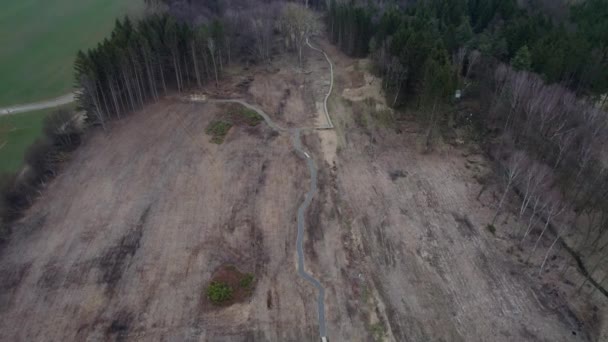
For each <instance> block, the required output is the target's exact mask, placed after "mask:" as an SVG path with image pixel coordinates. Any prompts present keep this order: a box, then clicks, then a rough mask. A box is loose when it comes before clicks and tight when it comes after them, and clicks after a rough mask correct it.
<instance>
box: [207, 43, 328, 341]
mask: <svg viewBox="0 0 608 342" xmlns="http://www.w3.org/2000/svg"><path fill="white" fill-rule="evenodd" d="M306 44H307V45H308V46H309V47H310V48H311V49H313V50H315V51H319V52H321V53H322V54H323V55H324V56H325V59H326V60H327V63H329V66H330V72H329V75H330V84H329V90H328V92H327V94H326V95H325V99H324V110H325V117H326V119H327V124H326V125H325V126H321V127H316V128H314V129H319V130H320V129H333V128H334V125H333V123H332V121H331V117H330V116H329V111H328V110H327V100H328V99H329V97H330V96H331V93H332V90H333V84H334V72H333V64H332V63H331V60H330V59H329V57H328V56H327V54H326V53H325V52H324V51H323V50H321V49H317V48H315V47H313V46H312V45H311V44H310V42H309V41H308V38H307V39H306ZM209 102H215V103H238V104H240V105H243V106H245V107H247V108H249V109H251V110H253V111H255V112H257V113H258V114H259V115H260V116H262V118H264V121H265V122H266V124H268V126H270V128H272V129H274V130H275V131H278V132H287V131H288V132H289V134H290V136H291V139H292V144H293V147H294V149H295V150H296V151H297V152H298V154H299V155H300V156H301V157H302V158H304V159H305V160H306V164H307V166H308V170H309V172H310V189H309V190H308V192H307V193H306V197H305V198H304V202H302V204H301V205H300V207H299V208H298V215H297V226H298V234H297V239H296V252H297V255H298V275H299V276H300V277H302V278H303V279H304V280H306V281H307V282H308V283H310V284H312V285H313V286H314V287H315V288H316V290H317V293H318V295H317V310H318V321H319V335H320V337H321V340H322V341H326V340H327V329H326V325H325V288H324V287H323V285H322V284H321V283H320V282H319V281H318V280H317V279H316V278H315V277H313V276H312V275H311V274H310V273H308V272H306V269H305V266H304V247H303V245H304V230H305V227H306V223H305V218H304V215H305V213H306V210H307V209H308V207H309V206H310V203H311V202H312V200H313V198H314V196H315V194H316V193H317V174H318V169H317V165H316V164H315V162H314V160H313V159H312V158H311V156H310V154H309V153H308V152H307V151H306V150H305V149H304V148H303V146H302V139H301V131H302V129H304V130H309V129H310V128H295V129H290V130H287V129H286V128H283V127H281V126H279V125H278V124H276V123H275V122H274V121H272V119H271V118H270V116H269V115H268V114H266V113H265V112H264V111H263V110H261V109H259V108H257V107H256V106H253V105H251V104H249V103H247V102H245V101H243V100H239V99H210V100H209Z"/></svg>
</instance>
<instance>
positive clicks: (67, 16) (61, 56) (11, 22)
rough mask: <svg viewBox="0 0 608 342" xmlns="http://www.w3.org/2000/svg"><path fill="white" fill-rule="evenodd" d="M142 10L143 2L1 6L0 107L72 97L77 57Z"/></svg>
mask: <svg viewBox="0 0 608 342" xmlns="http://www.w3.org/2000/svg"><path fill="white" fill-rule="evenodd" d="M144 8H145V5H144V2H143V0H78V1H73V0H51V1H41V0H5V1H3V3H2V11H0V42H2V48H0V75H2V82H0V107H5V106H10V105H14V104H22V103H27V102H33V101H40V100H45V99H48V98H53V97H57V96H60V95H63V94H66V93H68V92H70V91H71V90H72V87H73V84H74V81H73V74H74V72H73V68H72V67H73V65H72V64H73V62H74V58H75V56H76V52H77V51H78V50H79V49H82V50H86V49H89V48H92V47H94V46H95V45H97V43H98V42H100V41H102V40H103V38H105V37H107V36H108V35H109V34H110V32H111V31H112V28H113V27H114V21H115V19H116V18H119V17H123V16H125V15H126V14H129V15H131V16H137V15H138V14H139V13H143V12H144Z"/></svg>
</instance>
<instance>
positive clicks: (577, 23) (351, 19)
mask: <svg viewBox="0 0 608 342" xmlns="http://www.w3.org/2000/svg"><path fill="white" fill-rule="evenodd" d="M606 18H608V2H607V1H605V0H589V1H584V2H582V3H581V4H580V5H577V6H573V7H572V8H571V15H570V18H569V20H568V21H567V22H557V21H556V20H554V19H552V18H550V17H549V16H547V15H545V14H544V13H543V12H540V11H535V10H528V9H521V8H518V7H517V4H516V1H515V0H491V1H486V0H468V1H467V0H453V1H451V0H428V1H419V2H418V3H417V4H416V5H410V6H399V5H398V3H397V2H394V3H391V2H384V3H383V4H382V5H375V4H373V3H363V2H361V3H357V2H353V1H337V0H332V1H331V2H330V8H329V13H328V20H327V22H328V31H329V33H330V37H331V39H332V41H333V42H334V43H335V44H337V45H338V46H339V47H340V48H341V49H342V50H343V51H344V52H346V53H347V54H350V55H352V56H365V55H367V54H368V53H371V54H373V55H378V56H380V57H381V59H382V60H381V61H379V62H380V63H379V65H380V67H381V69H382V71H383V72H388V71H389V70H392V69H394V68H391V67H389V66H390V65H392V66H393V67H394V66H395V65H396V64H397V63H398V64H400V65H399V66H401V67H404V68H405V69H407V70H409V71H410V72H409V75H408V76H406V77H404V78H405V80H404V81H405V82H407V83H408V84H410V85H411V84H412V83H416V82H419V81H420V79H419V77H420V75H419V73H418V74H416V73H415V72H414V70H418V71H420V70H423V69H424V64H425V63H426V62H427V58H426V56H429V54H428V52H429V49H431V45H432V46H433V49H438V50H442V53H440V54H439V55H442V54H443V51H445V53H447V54H448V55H449V56H451V55H452V54H454V53H456V52H457V51H458V50H459V49H461V48H466V49H468V50H478V51H480V52H481V53H482V54H483V55H484V56H491V57H494V58H496V59H498V60H500V61H503V62H507V63H508V62H510V61H513V60H515V61H520V62H521V61H522V59H524V61H523V62H524V63H523V64H522V63H519V64H518V66H519V67H523V68H526V69H528V70H530V71H534V72H536V73H538V74H540V75H542V76H543V78H544V79H545V80H546V81H547V82H548V83H562V84H565V85H567V86H568V87H569V88H570V89H572V90H574V91H576V92H577V93H579V94H594V95H596V94H602V93H605V92H606V91H607V90H608V48H607V45H608V43H607V41H606V40H607V39H608V38H606V37H608V27H607V26H606V25H608V24H606V23H607V20H606ZM439 58H440V59H441V58H442V57H439ZM439 63H441V61H439ZM410 75H411V76H410ZM393 78H395V77H393ZM411 78H413V79H411ZM396 79H400V78H399V77H396ZM399 83H400V81H399V82H396V84H395V85H394V86H395V87H397V88H399V86H400V84H399ZM402 89H403V91H412V89H413V88H412V87H404V88H402Z"/></svg>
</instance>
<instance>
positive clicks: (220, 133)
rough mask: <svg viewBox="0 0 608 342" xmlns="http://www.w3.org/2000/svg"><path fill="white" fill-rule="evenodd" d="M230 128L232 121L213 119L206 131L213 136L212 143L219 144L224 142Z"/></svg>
mask: <svg viewBox="0 0 608 342" xmlns="http://www.w3.org/2000/svg"><path fill="white" fill-rule="evenodd" d="M230 128H232V124H231V123H230V122H226V121H222V120H215V121H211V123H210V124H209V126H207V129H206V130H205V133H207V134H209V135H210V136H211V142H212V143H214V144H218V145H219V144H221V143H223V142H224V138H225V137H226V135H227V134H228V131H230Z"/></svg>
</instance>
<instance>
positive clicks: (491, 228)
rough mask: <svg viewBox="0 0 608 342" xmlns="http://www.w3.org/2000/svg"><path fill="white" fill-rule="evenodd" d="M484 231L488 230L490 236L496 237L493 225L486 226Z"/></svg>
mask: <svg viewBox="0 0 608 342" xmlns="http://www.w3.org/2000/svg"><path fill="white" fill-rule="evenodd" d="M486 229H487V230H488V231H489V232H490V233H492V235H496V227H494V225H492V224H488V225H487V226H486Z"/></svg>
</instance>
